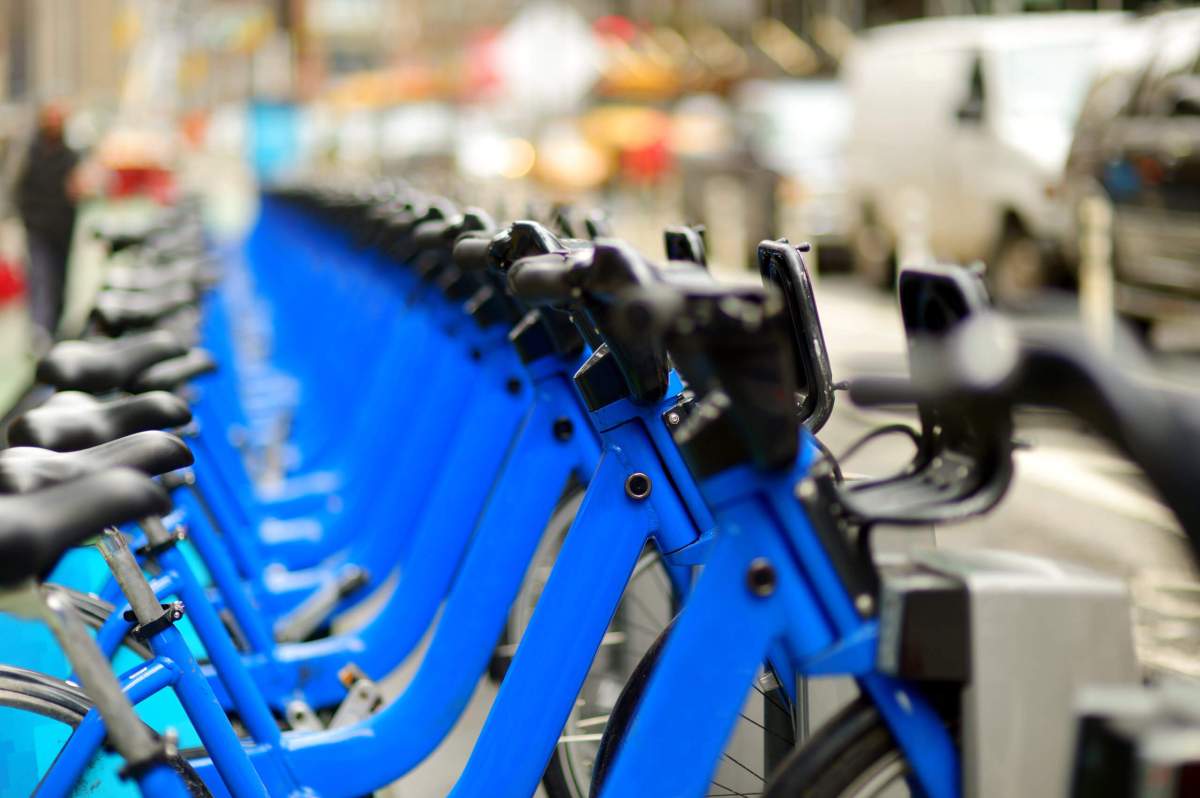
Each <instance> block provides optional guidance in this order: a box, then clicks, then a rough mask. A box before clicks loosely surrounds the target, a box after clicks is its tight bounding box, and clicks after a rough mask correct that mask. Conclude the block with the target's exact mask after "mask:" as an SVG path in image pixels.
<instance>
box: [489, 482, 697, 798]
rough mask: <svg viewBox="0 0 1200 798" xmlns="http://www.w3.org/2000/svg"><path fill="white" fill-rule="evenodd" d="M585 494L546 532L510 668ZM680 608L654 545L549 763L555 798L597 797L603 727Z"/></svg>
mask: <svg viewBox="0 0 1200 798" xmlns="http://www.w3.org/2000/svg"><path fill="white" fill-rule="evenodd" d="M583 495H584V490H583V487H582V486H577V487H575V488H573V489H572V490H570V491H568V493H567V495H566V496H565V497H564V499H563V500H562V501H561V502H560V504H559V507H558V509H557V510H556V511H555V514H554V516H553V518H552V519H551V522H550V523H549V524H548V525H547V527H546V532H545V534H544V535H543V536H542V541H541V543H540V544H539V545H538V550H537V552H536V553H535V555H534V558H533V562H532V564H531V565H530V567H529V571H528V573H527V574H526V577H525V581H524V583H523V584H522V586H521V592H520V593H519V594H518V596H517V599H516V601H515V602H514V603H513V609H512V612H511V613H510V616H509V624H508V628H507V631H506V635H505V638H506V644H505V645H504V646H502V647H501V651H502V653H503V655H505V659H504V660H503V665H507V659H508V658H511V656H512V654H513V653H515V650H516V644H515V643H516V641H519V640H520V639H521V635H522V634H523V633H524V631H525V628H526V627H527V626H528V624H529V620H530V618H532V617H533V611H534V608H535V607H536V605H537V601H538V598H539V597H540V596H541V594H542V589H543V588H544V587H545V584H546V580H547V579H549V577H550V571H551V569H552V568H553V566H554V561H555V559H557V557H558V552H559V549H560V548H561V547H562V544H563V540H564V539H565V538H566V535H567V531H568V530H569V529H570V528H571V523H572V522H573V521H574V519H575V515H576V513H577V512H578V510H579V505H580V503H581V502H582V500H583ZM676 604H677V602H676V599H675V596H674V591H673V590H672V588H671V584H670V580H669V578H668V577H667V574H666V571H665V570H664V569H663V566H662V562H661V560H660V559H659V558H658V552H657V550H655V549H654V548H653V547H652V546H648V547H647V549H646V551H644V552H643V553H642V556H641V558H640V559H639V560H638V564H637V565H636V566H635V567H634V570H633V574H632V575H631V576H630V579H629V583H628V584H627V585H626V588H625V593H624V595H623V596H622V599H621V603H620V605H619V606H618V608H617V611H616V613H615V614H614V616H613V621H612V623H611V624H610V625H609V628H608V631H607V632H606V634H605V636H604V640H603V642H602V643H601V646H600V651H599V652H597V655H596V659H595V660H594V661H593V663H592V667H591V669H590V670H589V671H588V675H587V678H586V679H585V681H584V685H583V688H582V689H581V690H580V693H579V697H578V698H577V700H576V702H575V706H574V707H573V708H572V710H571V716H570V718H568V720H567V723H566V725H565V727H564V729H563V734H562V736H561V737H560V739H559V744H558V745H557V746H556V747H555V750H554V753H553V754H552V755H551V758H550V761H549V763H548V764H547V766H546V772H545V774H544V776H543V779H542V784H543V786H544V788H545V790H546V793H547V795H548V796H550V798H584V796H587V795H588V794H589V793H588V784H589V783H590V781H591V763H592V761H593V759H594V758H595V751H596V747H597V745H598V744H599V741H600V736H601V735H600V731H601V727H602V726H603V725H604V723H605V721H606V719H607V717H608V713H609V712H610V711H611V709H612V707H613V705H614V704H615V702H616V700H617V697H618V696H619V695H620V692H621V690H622V688H623V686H624V684H625V682H626V681H627V680H628V678H629V676H630V674H631V673H632V672H633V670H634V668H635V666H636V664H637V662H638V661H639V660H640V659H641V657H642V655H643V653H644V652H645V651H646V649H648V648H649V647H650V645H651V644H652V643H653V642H654V640H655V638H656V637H657V636H658V634H659V633H660V631H661V630H662V628H663V627H664V626H665V625H666V624H667V623H668V622H669V621H670V619H671V617H672V616H673V615H674V614H675V609H676ZM502 670H503V667H501V668H497V669H496V671H497V675H500V672H502Z"/></svg>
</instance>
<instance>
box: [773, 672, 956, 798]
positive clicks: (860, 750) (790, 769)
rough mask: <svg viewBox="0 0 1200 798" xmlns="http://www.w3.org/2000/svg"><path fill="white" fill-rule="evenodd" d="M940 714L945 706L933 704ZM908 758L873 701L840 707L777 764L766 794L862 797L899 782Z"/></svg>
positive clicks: (787, 797) (788, 797)
mask: <svg viewBox="0 0 1200 798" xmlns="http://www.w3.org/2000/svg"><path fill="white" fill-rule="evenodd" d="M938 708H939V711H940V712H942V714H943V718H944V717H945V714H946V712H947V710H948V707H943V706H939V707H938ZM909 774H910V769H909V766H908V761H907V760H906V759H905V756H904V753H903V752H902V751H901V750H900V748H899V747H898V746H897V745H896V740H895V738H894V737H892V733H891V730H889V729H888V727H887V724H886V723H885V722H884V720H883V718H882V716H880V714H879V711H878V710H877V709H876V708H875V706H874V704H872V703H871V702H870V700H868V699H867V698H864V697H862V696H860V697H858V698H857V699H855V700H854V701H852V702H851V703H850V704H848V705H847V706H845V707H843V708H842V709H841V710H840V711H839V712H838V713H837V714H836V715H834V716H833V717H832V718H830V720H829V721H828V722H827V723H825V724H824V725H823V726H822V727H821V729H820V730H818V731H817V733H816V734H814V735H813V736H812V737H811V738H809V740H808V741H807V742H806V743H805V744H804V745H802V746H800V747H799V748H797V749H795V750H794V751H793V752H792V753H791V754H790V755H789V756H788V757H787V758H786V759H785V760H784V761H783V763H782V764H781V765H780V766H779V768H778V769H777V770H776V772H775V773H774V775H773V777H772V779H771V782H770V783H769V784H768V785H767V789H766V793H765V795H766V798H868V796H873V795H880V794H882V793H883V792H884V791H885V790H891V791H890V792H888V793H887V795H888V796H893V795H895V794H896V792H895V789H893V788H894V787H895V786H896V785H897V784H903V783H904V781H905V779H906V778H907V776H908V775H909Z"/></svg>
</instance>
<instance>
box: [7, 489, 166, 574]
mask: <svg viewBox="0 0 1200 798" xmlns="http://www.w3.org/2000/svg"><path fill="white" fill-rule="evenodd" d="M170 509H171V502H170V499H169V498H168V497H167V494H166V493H165V492H164V491H163V489H162V488H160V487H159V486H158V485H155V484H154V483H153V482H152V481H150V479H148V478H147V477H145V476H143V475H141V474H138V473H137V472H135V471H130V470H128V469H114V470H109V471H103V472H101V473H98V474H90V475H88V476H85V477H83V478H81V479H77V480H74V481H72V482H68V483H65V484H62V485H56V486H54V487H50V488H46V489H45V490H39V491H36V492H34V493H27V494H23V495H18V496H0V585H13V584H16V583H18V582H20V581H21V580H23V579H28V578H31V577H37V576H41V575H43V574H45V573H46V572H48V571H49V570H50V569H51V568H53V567H54V564H55V563H57V562H58V561H59V560H60V559H61V558H62V556H63V554H65V553H66V552H67V550H68V549H70V548H71V547H73V546H76V545H78V544H80V543H82V542H83V541H84V540H86V539H87V538H89V537H91V536H92V535H95V534H97V533H98V532H100V531H102V530H103V529H104V528H105V527H108V526H113V525H115V524H123V523H125V522H126V521H134V520H137V519H139V518H145V517H147V516H152V515H161V514H163V513H166V512H168V511H169V510H170Z"/></svg>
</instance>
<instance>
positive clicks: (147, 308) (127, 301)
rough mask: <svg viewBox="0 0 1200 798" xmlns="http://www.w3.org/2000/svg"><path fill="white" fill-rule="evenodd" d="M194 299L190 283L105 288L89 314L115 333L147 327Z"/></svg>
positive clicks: (193, 291)
mask: <svg viewBox="0 0 1200 798" xmlns="http://www.w3.org/2000/svg"><path fill="white" fill-rule="evenodd" d="M195 301H196V291H195V289H194V288H193V287H192V285H191V284H190V283H180V282H176V283H171V284H169V285H166V286H163V287H161V288H158V289H155V290H153V291H128V290H124V289H109V290H107V291H102V292H101V293H100V295H99V296H97V297H96V306H95V308H93V309H92V315H93V316H95V318H96V320H97V321H98V322H100V325H101V326H102V327H103V328H104V330H106V331H107V332H110V333H113V334H118V333H122V332H127V331H129V330H133V329H138V328H141V327H150V326H152V325H154V323H155V322H157V321H158V320H159V319H161V318H163V317H164V316H167V315H169V314H171V313H174V312H175V311H177V310H179V309H180V308H184V307H187V306H188V305H191V304H192V303H194V302H195Z"/></svg>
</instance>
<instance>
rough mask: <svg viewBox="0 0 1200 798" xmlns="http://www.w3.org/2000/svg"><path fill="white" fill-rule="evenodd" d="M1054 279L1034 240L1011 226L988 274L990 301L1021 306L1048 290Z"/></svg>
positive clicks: (1017, 226) (1039, 247)
mask: <svg viewBox="0 0 1200 798" xmlns="http://www.w3.org/2000/svg"><path fill="white" fill-rule="evenodd" d="M1055 277H1056V275H1055V274H1054V272H1053V269H1052V267H1051V264H1050V260H1049V258H1047V257H1046V254H1045V253H1044V252H1043V251H1042V247H1041V245H1040V244H1038V242H1037V240H1036V239H1034V238H1032V237H1031V236H1030V235H1029V234H1028V233H1026V232H1025V231H1024V230H1022V229H1021V228H1020V226H1019V225H1016V224H1012V223H1010V224H1009V225H1007V226H1006V228H1005V231H1004V236H1003V238H1001V239H1000V244H999V246H997V247H996V254H995V255H994V256H993V257H992V262H991V265H990V266H989V267H988V270H987V281H988V287H989V288H990V289H991V292H992V297H993V298H994V299H995V300H996V301H997V302H998V303H999V304H1001V305H1009V306H1012V305H1020V304H1023V303H1026V302H1028V301H1029V300H1030V299H1033V298H1034V297H1036V296H1037V295H1038V294H1039V293H1041V292H1042V291H1044V290H1045V289H1046V288H1048V287H1050V286H1051V285H1052V284H1053V282H1054V279H1055Z"/></svg>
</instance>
